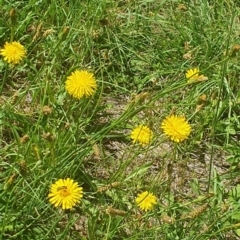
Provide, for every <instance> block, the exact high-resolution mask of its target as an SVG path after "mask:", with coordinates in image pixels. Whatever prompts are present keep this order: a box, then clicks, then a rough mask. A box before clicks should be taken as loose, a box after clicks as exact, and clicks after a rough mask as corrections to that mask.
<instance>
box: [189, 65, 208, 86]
mask: <svg viewBox="0 0 240 240" xmlns="http://www.w3.org/2000/svg"><path fill="white" fill-rule="evenodd" d="M199 72H200V71H199V68H192V69H189V70H188V71H187V72H186V78H187V79H188V81H187V82H188V83H193V82H202V81H206V80H208V77H206V76H204V75H199Z"/></svg>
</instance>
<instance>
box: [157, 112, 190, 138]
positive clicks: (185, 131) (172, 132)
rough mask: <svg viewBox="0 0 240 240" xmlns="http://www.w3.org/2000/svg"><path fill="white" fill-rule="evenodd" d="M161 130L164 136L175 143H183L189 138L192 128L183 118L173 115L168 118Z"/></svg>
mask: <svg viewBox="0 0 240 240" xmlns="http://www.w3.org/2000/svg"><path fill="white" fill-rule="evenodd" d="M161 128H162V129H163V132H164V134H165V135H167V136H168V137H170V139H171V140H172V141H174V142H182V141H183V140H185V139H187V138H188V136H189V134H190V132H191V126H190V124H189V123H188V122H187V121H186V119H185V117H183V116H175V115H171V116H168V117H166V118H165V119H164V120H163V122H162V125H161Z"/></svg>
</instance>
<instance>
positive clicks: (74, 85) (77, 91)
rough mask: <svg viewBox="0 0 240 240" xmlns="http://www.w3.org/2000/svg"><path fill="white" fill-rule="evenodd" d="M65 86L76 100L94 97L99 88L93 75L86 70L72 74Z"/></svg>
mask: <svg viewBox="0 0 240 240" xmlns="http://www.w3.org/2000/svg"><path fill="white" fill-rule="evenodd" d="M65 84H66V85H65V88H66V91H67V92H68V93H69V94H70V95H72V96H73V97H74V98H76V99H80V98H83V97H84V96H85V97H89V96H91V95H93V93H94V92H95V90H96V88H97V83H96V80H95V78H94V76H93V74H92V73H90V72H88V71H84V70H81V71H79V70H76V71H74V72H72V74H71V75H70V76H69V77H68V78H67V80H66V83H65Z"/></svg>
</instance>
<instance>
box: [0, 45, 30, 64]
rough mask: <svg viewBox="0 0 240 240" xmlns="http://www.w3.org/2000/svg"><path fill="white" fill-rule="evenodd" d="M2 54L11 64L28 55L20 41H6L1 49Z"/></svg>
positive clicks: (0, 53)
mask: <svg viewBox="0 0 240 240" xmlns="http://www.w3.org/2000/svg"><path fill="white" fill-rule="evenodd" d="M0 55H2V56H3V59H4V61H6V62H8V63H10V64H18V63H19V62H20V61H21V60H22V59H23V58H24V57H26V49H25V48H24V46H23V45H22V44H21V43H19V42H11V43H8V42H6V43H5V45H4V47H3V48H2V49H1V50H0Z"/></svg>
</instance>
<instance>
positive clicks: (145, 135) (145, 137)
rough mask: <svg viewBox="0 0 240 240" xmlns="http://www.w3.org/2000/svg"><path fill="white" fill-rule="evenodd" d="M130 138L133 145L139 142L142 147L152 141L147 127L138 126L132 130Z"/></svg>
mask: <svg viewBox="0 0 240 240" xmlns="http://www.w3.org/2000/svg"><path fill="white" fill-rule="evenodd" d="M130 137H131V139H132V140H133V143H136V142H139V143H140V144H142V145H143V146H144V145H146V144H149V143H150V141H151V140H152V138H153V132H152V131H151V130H150V129H149V128H148V127H147V126H143V125H139V126H138V127H136V128H134V129H133V130H132V132H131V136H130Z"/></svg>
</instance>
